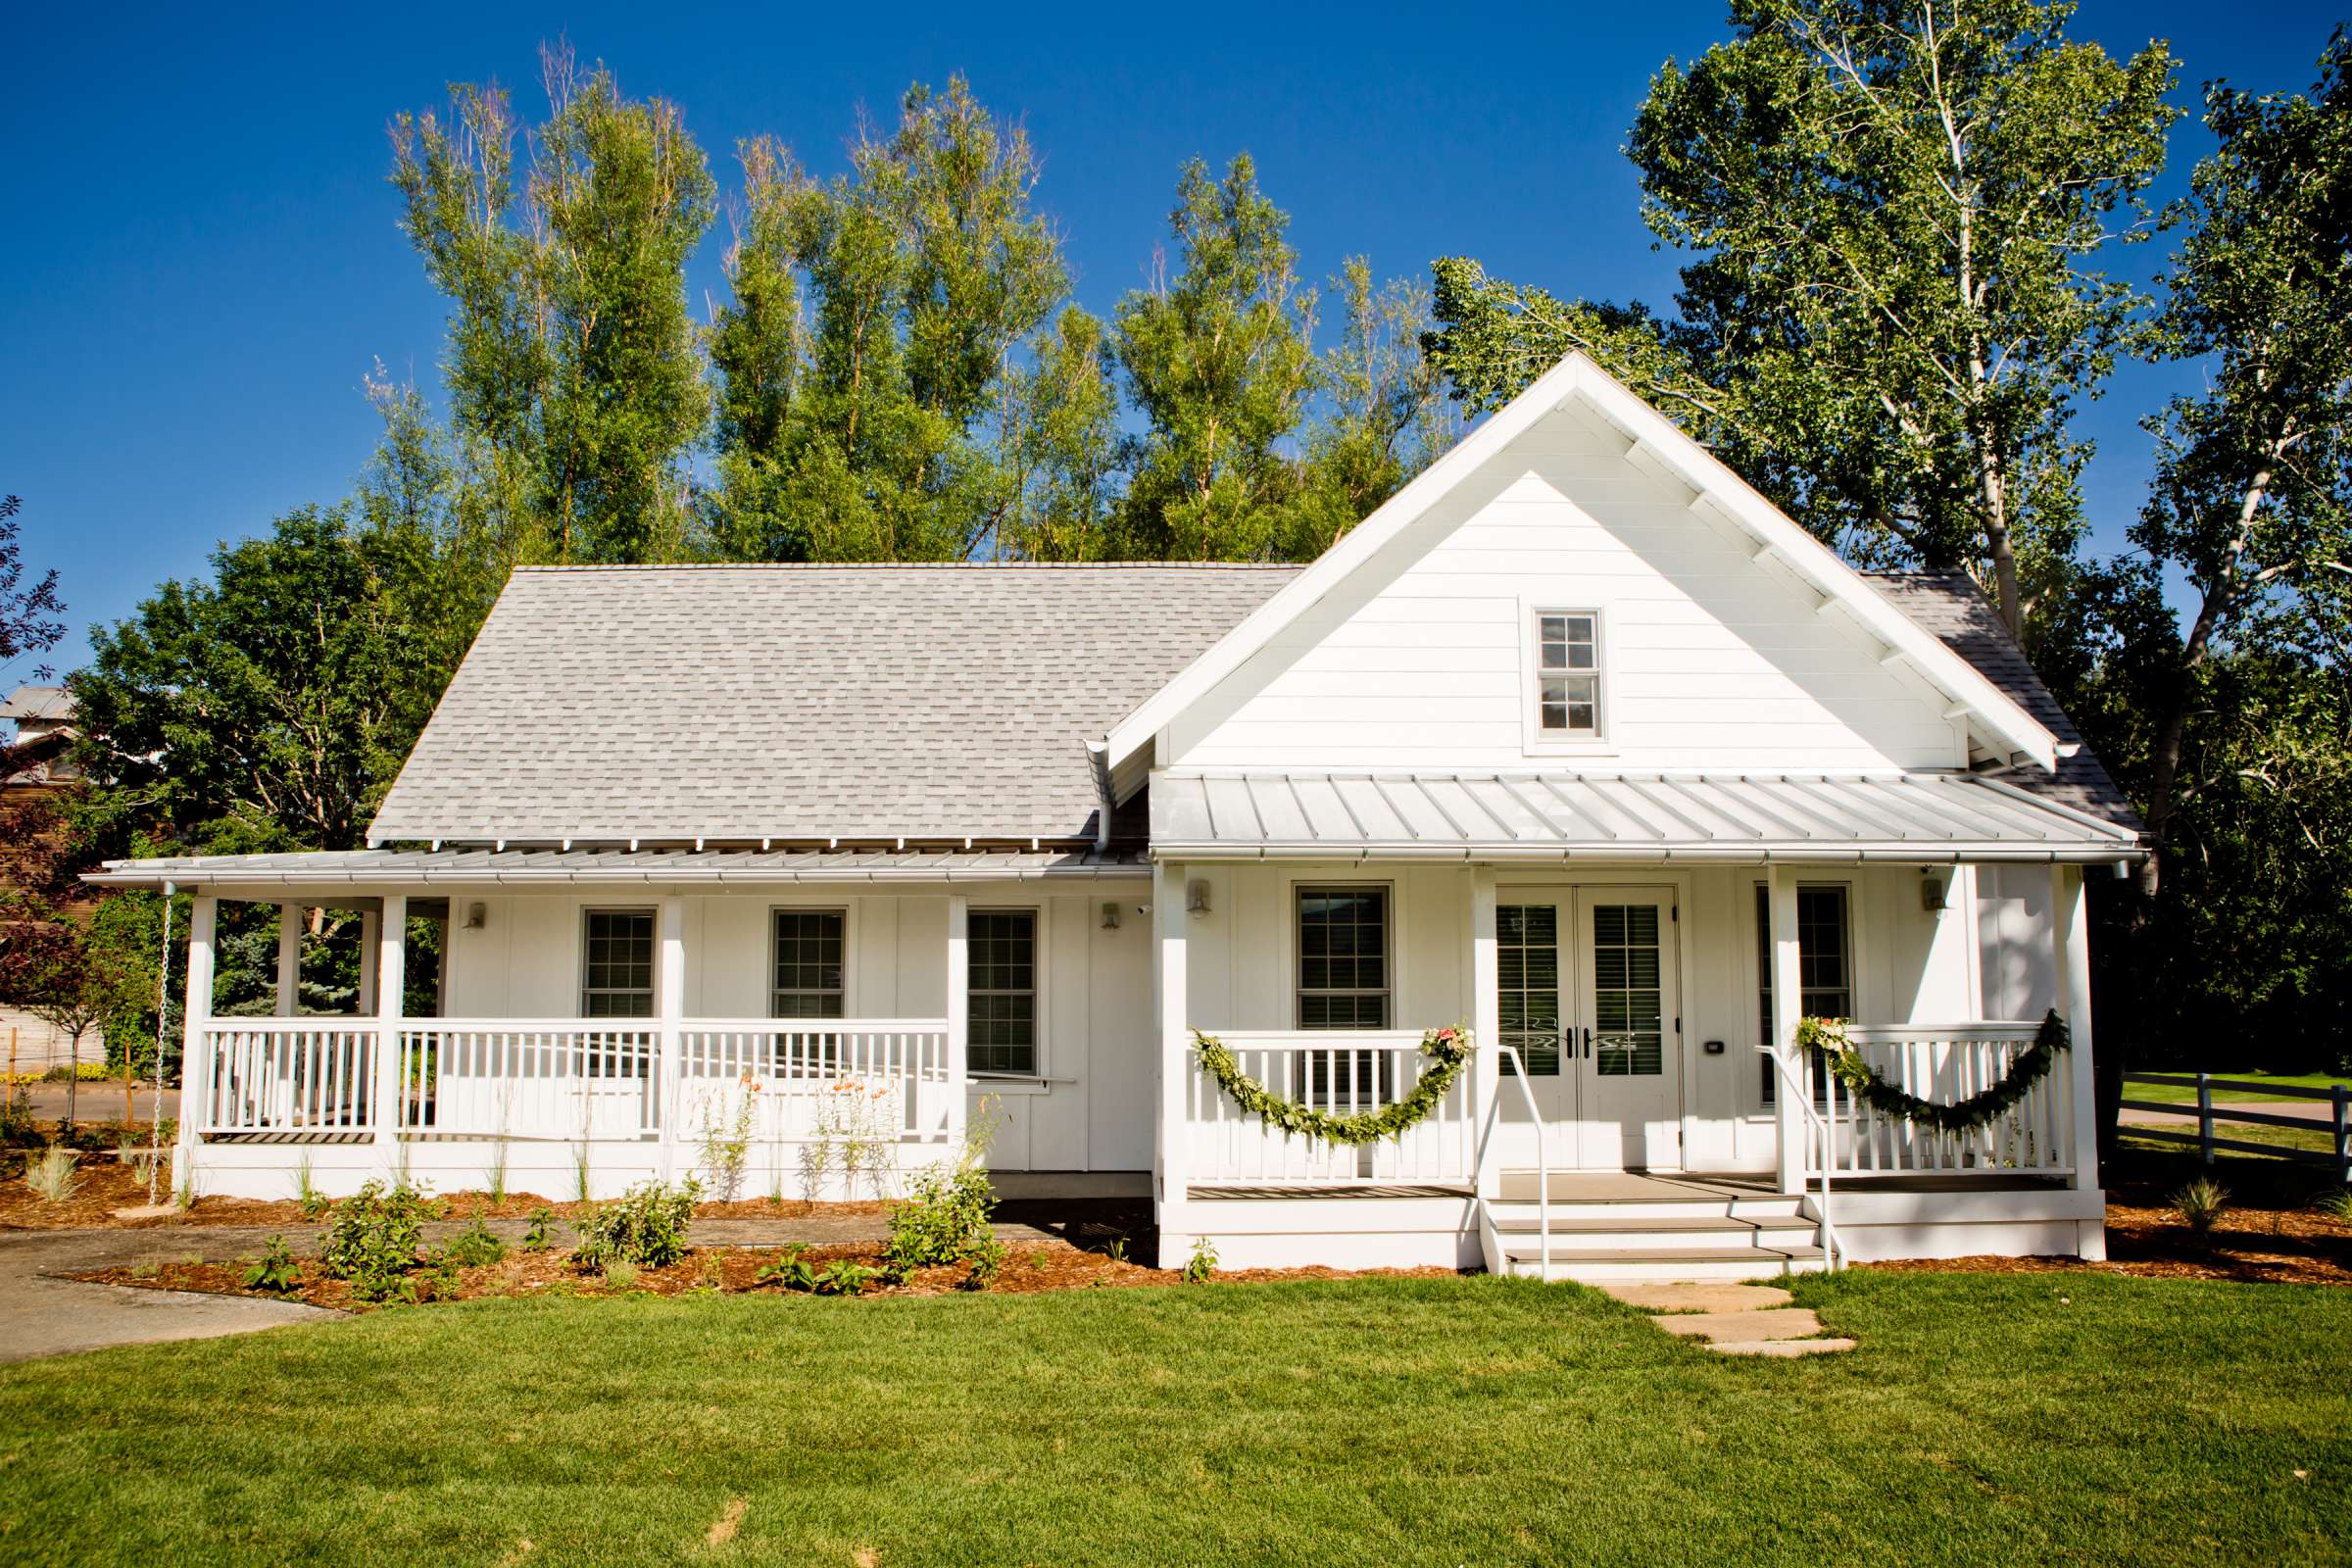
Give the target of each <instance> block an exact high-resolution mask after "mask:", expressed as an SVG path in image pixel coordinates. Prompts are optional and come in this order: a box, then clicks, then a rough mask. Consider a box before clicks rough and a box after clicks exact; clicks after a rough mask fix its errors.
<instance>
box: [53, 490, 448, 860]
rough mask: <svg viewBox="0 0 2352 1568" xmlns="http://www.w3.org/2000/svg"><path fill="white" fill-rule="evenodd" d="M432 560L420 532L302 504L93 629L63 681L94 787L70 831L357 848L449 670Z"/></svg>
mask: <svg viewBox="0 0 2352 1568" xmlns="http://www.w3.org/2000/svg"><path fill="white" fill-rule="evenodd" d="M439 565H440V564H439V558H438V556H437V554H436V552H435V550H434V548H433V542H432V540H431V538H430V537H429V536H428V535H426V534H424V533H422V532H420V531H418V530H415V529H407V528H375V527H364V526H355V525H354V523H353V521H352V518H351V515H350V510H349V509H348V508H344V507H337V508H332V509H327V510H323V511H322V510H320V509H318V508H305V509H303V510H301V511H299V512H295V513H290V514H288V515H285V516H283V517H281V518H279V519H278V520H277V523H276V525H275V527H274V528H273V529H272V531H271V533H270V537H268V538H265V539H255V540H248V541H246V542H244V543H241V544H236V545H229V546H223V547H222V548H221V549H220V550H218V551H216V552H215V553H214V556H213V572H212V576H211V579H210V580H209V581H207V580H195V581H189V582H169V583H166V584H164V585H163V587H162V588H161V589H159V590H158V591H157V593H156V594H155V596H154V597H153V598H151V599H149V600H147V601H146V602H145V603H144V604H142V605H141V606H140V607H139V609H138V612H137V613H136V614H134V615H132V616H131V617H130V618H129V619H127V620H124V621H122V622H119V623H118V624H117V625H115V626H114V627H113V628H112V629H101V630H99V631H97V632H94V633H93V634H92V639H91V640H92V644H93V647H94V649H95V651H96V657H95V658H94V659H93V660H92V662H91V663H90V665H89V666H88V667H87V668H85V669H83V670H80V671H77V672H76V673H75V675H74V677H73V693H74V697H75V699H76V701H77V702H78V704H79V710H78V717H79V719H80V722H81V724H82V727H83V739H82V742H81V749H80V752H81V760H82V762H83V765H84V767H85V768H86V769H87V771H88V772H89V774H90V777H91V779H92V781H93V783H94V785H95V786H96V787H97V789H96V794H95V797H94V799H93V801H92V803H91V806H90V808H89V811H88V818H89V820H88V821H87V823H86V824H85V831H87V832H89V833H91V834H93V835H94V836H95V837H96V838H97V839H98V840H100V841H102V842H103V841H104V840H106V839H107V838H109V837H110V836H113V837H119V836H120V835H121V834H123V833H124V832H127V831H129V830H131V829H133V828H137V827H145V826H149V825H152V824H159V823H160V824H168V827H169V832H170V836H171V837H172V839H174V840H175V841H176V842H179V843H182V844H186V845H190V846H193V847H196V848H200V849H204V850H208V851H220V852H230V851H263V850H274V849H316V850H330V849H350V848H355V847H357V846H358V845H359V844H360V843H361V842H362V839H363V837H364V835H365V832H366V828H367V823H368V817H369V815H370V814H371V813H372V812H373V810H374V808H375V805H376V803H377V802H378V801H380V800H381V799H382V797H383V792H384V791H385V790H386V789H388V788H389V787H390V786H391V782H392V779H393V777H394V775H395V774H396V773H397V772H398V771H399V768H400V764H401V761H402V760H403V759H404V758H405V757H406V756H407V755H408V750H409V747H410V746H411V745H412V744H413V743H414V742H415V740H416V738H417V733H418V732H419V731H420V730H421V728H422V727H423V724H424V720H425V718H426V717H427V716H428V715H429V714H430V712H431V711H432V707H433V704H434V703H435V702H436V701H437V700H438V698H439V696H440V692H441V688H442V687H443V685H444V684H446V682H447V680H448V676H449V673H450V669H451V667H452V664H451V662H450V661H451V657H452V656H451V650H452V648H453V647H456V646H458V642H459V640H458V638H456V637H455V636H454V635H452V634H451V633H450V632H449V631H448V630H447V629H446V628H444V627H440V626H437V625H436V624H435V623H434V617H435V616H437V615H441V614H444V613H448V609H449V607H448V605H447V602H446V601H445V600H444V598H443V597H442V586H441V582H440V573H439Z"/></svg>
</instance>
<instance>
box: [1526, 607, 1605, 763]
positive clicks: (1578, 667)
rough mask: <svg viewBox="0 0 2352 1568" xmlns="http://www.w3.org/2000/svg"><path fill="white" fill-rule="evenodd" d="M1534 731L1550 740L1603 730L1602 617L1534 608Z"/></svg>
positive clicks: (1592, 733)
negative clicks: (1601, 701) (1601, 718)
mask: <svg viewBox="0 0 2352 1568" xmlns="http://www.w3.org/2000/svg"><path fill="white" fill-rule="evenodd" d="M1536 729H1537V732H1538V733H1539V734H1541V735H1544V736H1547V737H1551V738H1555V739H1556V738H1573V737H1578V736H1596V735H1598V734H1599V733H1600V617H1599V616H1598V615H1597V614H1595V613H1593V612H1591V611H1560V610H1543V611H1538V612H1537V613H1536Z"/></svg>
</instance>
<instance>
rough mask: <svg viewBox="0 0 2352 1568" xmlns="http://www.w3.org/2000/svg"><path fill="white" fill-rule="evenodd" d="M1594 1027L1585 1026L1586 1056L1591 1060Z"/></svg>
mask: <svg viewBox="0 0 2352 1568" xmlns="http://www.w3.org/2000/svg"><path fill="white" fill-rule="evenodd" d="M1592 1054H1593V1026H1592V1025H1591V1024H1587V1025H1586V1026H1585V1055H1586V1057H1587V1058H1588V1059H1590V1058H1591V1056H1592Z"/></svg>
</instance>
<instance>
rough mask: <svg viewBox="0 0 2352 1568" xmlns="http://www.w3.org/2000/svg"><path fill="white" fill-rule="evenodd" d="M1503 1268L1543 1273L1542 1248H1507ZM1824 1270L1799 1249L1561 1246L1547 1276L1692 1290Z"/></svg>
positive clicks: (1812, 1252)
mask: <svg viewBox="0 0 2352 1568" xmlns="http://www.w3.org/2000/svg"><path fill="white" fill-rule="evenodd" d="M1501 1253H1502V1258H1503V1262H1504V1265H1505V1266H1506V1267H1507V1268H1508V1269H1509V1270H1510V1272H1512V1273H1513V1274H1518V1275H1523V1276H1533V1275H1536V1274H1539V1273H1541V1272H1542V1269H1543V1261H1544V1249H1543V1248H1542V1247H1540V1246H1539V1247H1523V1246H1516V1245H1506V1246H1504V1247H1503V1248H1502V1249H1501ZM1823 1267H1824V1263H1823V1259H1822V1255H1821V1249H1820V1248H1818V1247H1815V1246H1811V1245H1806V1246H1801V1247H1773V1248H1764V1247H1691V1248H1686V1249H1683V1250H1664V1249H1659V1250H1642V1249H1628V1248H1593V1247H1559V1246H1555V1247H1553V1248H1552V1250H1551V1277H1552V1278H1553V1279H1555V1280H1574V1281H1576V1282H1577V1283H1578V1284H1580V1285H1602V1284H1611V1285H1614V1284H1643V1285H1666V1284H1673V1285H1685V1284H1691V1285H1696V1284H1707V1283H1713V1282H1718V1281H1725V1282H1736V1281H1741V1280H1758V1279H1770V1278H1773V1277H1775V1276H1778V1275H1782V1274H1814V1273H1819V1272H1820V1271H1821V1269H1822V1268H1823Z"/></svg>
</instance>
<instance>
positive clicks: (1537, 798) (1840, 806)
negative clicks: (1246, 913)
mask: <svg viewBox="0 0 2352 1568" xmlns="http://www.w3.org/2000/svg"><path fill="white" fill-rule="evenodd" d="M1152 852H1153V853H1154V854H1155V855H1158V856H1160V857H1163V858H1170V859H1278V858H1279V859H1325V858H1329V859H1352V858H1381V859H1396V858H1442V859H1452V860H1466V859H1476V860H1533V861H1558V860H1613V861H1661V860H1677V861H1707V860H1716V861H1731V862H1744V863H1755V862H1758V861H1764V860H1809V861H1832V862H1838V861H1846V862H1850V861H1854V860H1899V861H1913V862H1918V861H1948V860H2034V861H2051V860H2062V861H2081V862H2091V863H2103V862H2112V861H2117V860H2124V859H2131V858H2137V857H2138V855H2139V854H2140V853H2141V852H2140V849H2139V841H2138V835H2137V834H2136V833H2135V832H2133V831H2132V830H2131V828H2130V827H2127V826H2123V825H2119V824H2117V823H2113V822H2107V821H2103V820H2101V819H2100V818H2098V817H2096V816H2092V815H2090V814H2089V813H2087V812H2084V811H2081V810H2077V809H2074V808H2072V807H2069V806H2066V805H2063V804H2061V803H2058V802H2054V801H2051V800H2048V799H2046V798H2042V797H2037V796H2034V795H2031V794H2028V793H2027V792H2026V791H2024V790H2021V789H2018V788H2016V787H2015V786H2014V785H2011V784H2008V783H2006V782H2004V781H2002V780H2001V779H1999V778H1997V777H1989V776H1985V775H1982V774H1970V773H1876V774H1842V775H1841V774H1795V773H1776V772H1753V773H1723V772H1717V773H1704V774H1692V773H1622V774H1592V773H1570V772H1560V771H1526V772H1504V771H1496V772H1461V773H1432V772H1388V771H1374V770H1363V771H1315V772H1295V771H1283V772H1272V771H1239V770H1210V769H1198V770H1187V769H1179V770H1175V771H1163V772H1160V773H1156V774H1154V775H1153V776H1152Z"/></svg>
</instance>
